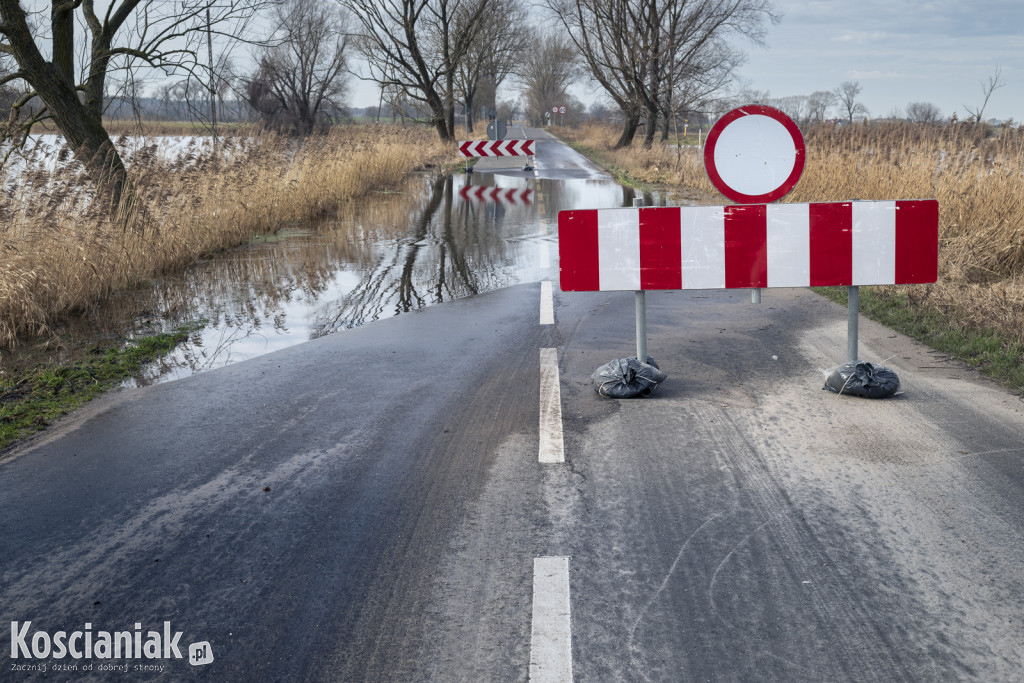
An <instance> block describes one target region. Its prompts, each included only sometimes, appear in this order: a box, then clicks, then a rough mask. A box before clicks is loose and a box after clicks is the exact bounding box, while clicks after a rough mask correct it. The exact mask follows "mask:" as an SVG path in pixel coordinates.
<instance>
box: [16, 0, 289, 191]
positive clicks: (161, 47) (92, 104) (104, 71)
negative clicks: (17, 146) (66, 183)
mask: <svg viewBox="0 0 1024 683" xmlns="http://www.w3.org/2000/svg"><path fill="white" fill-rule="evenodd" d="M269 2H271V0H112V1H111V2H110V3H109V4H108V5H107V7H106V11H102V10H101V11H100V13H97V11H96V8H95V3H94V1H93V0H53V1H52V2H49V3H38V4H42V5H44V6H48V10H49V11H48V12H47V11H46V10H41V11H38V12H36V13H34V17H35V18H36V19H37V21H32V20H30V18H29V15H28V13H27V12H26V11H25V9H24V8H22V3H21V2H19V0H0V52H4V53H7V54H9V55H11V56H12V57H13V58H14V60H15V62H16V63H17V71H15V72H14V73H13V74H10V75H8V76H6V77H4V78H3V79H0V85H4V84H6V83H9V82H13V81H21V82H24V83H25V84H27V92H26V93H25V95H24V96H23V97H22V98H21V99H19V100H18V101H17V102H15V104H14V107H13V113H14V118H15V119H16V125H9V126H7V127H6V129H5V130H4V131H3V135H4V137H5V138H6V139H8V140H10V139H12V138H13V139H18V138H19V137H20V138H21V139H24V137H25V135H27V133H28V132H29V131H30V130H31V127H32V125H33V124H35V123H37V122H39V121H41V120H43V119H50V120H52V121H53V123H54V125H56V127H57V129H58V130H59V131H60V132H61V133H62V134H63V135H64V137H65V138H66V139H67V142H68V144H69V146H70V147H71V149H72V151H73V152H74V154H75V157H76V158H78V159H79V160H80V161H81V162H82V163H83V164H84V165H85V167H86V169H87V171H88V172H89V174H90V177H91V178H92V179H93V180H94V181H95V182H96V183H97V184H98V185H99V187H101V188H102V189H104V190H106V191H109V193H110V196H111V198H112V200H113V203H114V204H116V203H117V202H119V200H120V199H121V196H122V194H123V192H124V190H125V188H126V182H127V173H126V170H125V167H124V164H123V162H122V161H121V158H120V156H119V155H118V153H117V150H116V149H114V146H113V144H112V143H111V141H110V136H109V135H107V131H106V130H105V129H104V127H103V122H102V119H101V116H102V114H103V108H104V104H105V102H104V96H105V94H106V93H107V78H108V75H109V74H110V73H112V72H114V71H118V70H131V69H135V68H140V67H143V66H145V67H149V68H155V69H159V70H161V71H162V72H164V73H165V74H168V73H193V74H195V73H200V72H202V71H203V70H204V69H206V68H208V60H203V59H202V50H201V48H202V46H204V45H205V43H206V40H207V39H208V38H209V37H210V36H211V35H213V34H217V35H222V36H227V37H229V38H230V39H232V40H235V39H238V38H239V37H240V36H241V35H242V32H243V30H244V27H245V25H246V23H247V22H248V21H249V19H251V18H252V17H253V16H254V14H255V13H256V12H257V11H258V10H259V9H260V8H261V7H262V6H264V5H266V4H268V3H269ZM46 22H48V23H46ZM33 24H38V26H39V28H38V29H36V30H34V27H33ZM81 26H84V27H85V32H84V33H85V35H84V36H81V37H80V36H76V28H78V27H81ZM47 43H49V44H48V45H47ZM76 57H77V64H76ZM207 80H209V79H207ZM33 97H38V98H39V99H40V100H41V101H42V103H43V108H42V109H40V110H39V111H35V112H33V113H31V114H28V115H27V116H25V117H23V118H20V119H19V117H21V115H22V114H23V113H25V111H26V107H27V105H28V103H29V102H30V101H31V100H32V98H33Z"/></svg>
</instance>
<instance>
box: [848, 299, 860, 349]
mask: <svg viewBox="0 0 1024 683" xmlns="http://www.w3.org/2000/svg"><path fill="white" fill-rule="evenodd" d="M846 307H847V321H846V360H848V361H850V362H851V363H856V362H857V341H858V340H857V332H858V331H857V322H858V320H859V318H860V315H859V313H860V288H859V287H857V286H856V285H852V286H850V287H848V288H847V294H846Z"/></svg>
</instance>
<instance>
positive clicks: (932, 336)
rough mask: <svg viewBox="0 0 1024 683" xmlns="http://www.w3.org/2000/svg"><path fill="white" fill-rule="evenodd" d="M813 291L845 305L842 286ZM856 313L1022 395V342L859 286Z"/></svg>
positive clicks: (903, 298) (900, 295)
mask: <svg viewBox="0 0 1024 683" xmlns="http://www.w3.org/2000/svg"><path fill="white" fill-rule="evenodd" d="M813 289H814V291H815V292H817V293H819V294H822V295H824V296H825V297H827V298H828V299H830V300H832V301H835V302H836V303H838V304H842V305H844V306H845V305H846V303H847V301H846V296H847V294H846V288H845V287H815V288H813ZM860 312H861V313H862V314H863V315H865V316H867V317H868V318H871V319H872V320H875V321H877V322H879V323H881V324H883V325H885V326H886V327H888V328H891V329H893V330H895V331H897V332H900V333H902V334H905V335H907V336H908V337H911V338H912V339H916V340H918V341H920V342H923V343H924V344H927V345H928V346H930V347H931V348H933V349H936V350H938V351H942V352H943V353H948V354H949V355H951V356H954V357H955V358H958V359H960V360H962V361H964V362H966V363H968V364H970V365H971V366H973V367H975V368H977V369H978V370H979V371H981V373H982V374H984V375H986V376H988V377H991V378H992V379H994V380H996V381H998V382H1000V383H1002V384H1004V385H1006V386H1007V387H1009V388H1010V389H1012V390H1014V391H1016V392H1018V393H1022V394H1024V343H1021V342H1019V341H1014V340H1013V339H1010V338H1009V337H1007V336H1006V335H1005V334H1000V333H999V332H998V331H996V330H993V329H991V328H983V327H981V328H979V327H966V326H961V325H956V324H954V323H953V322H952V321H951V319H950V318H949V316H946V315H944V314H943V313H942V312H941V311H937V310H934V309H927V308H922V307H921V306H918V305H917V304H915V303H914V302H913V301H911V299H910V296H908V295H907V294H906V293H889V294H887V295H885V296H883V295H881V294H880V293H879V291H878V290H877V289H875V288H872V287H861V288H860Z"/></svg>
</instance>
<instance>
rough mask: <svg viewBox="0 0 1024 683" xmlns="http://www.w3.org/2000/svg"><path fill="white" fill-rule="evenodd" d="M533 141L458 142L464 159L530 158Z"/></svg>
mask: <svg viewBox="0 0 1024 683" xmlns="http://www.w3.org/2000/svg"><path fill="white" fill-rule="evenodd" d="M533 145H534V141H533V140H465V141H462V142H459V153H460V154H461V155H462V156H464V157H526V156H529V157H532V156H535V155H534V152H533Z"/></svg>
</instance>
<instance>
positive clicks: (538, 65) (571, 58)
mask: <svg viewBox="0 0 1024 683" xmlns="http://www.w3.org/2000/svg"><path fill="white" fill-rule="evenodd" d="M578 74H579V66H578V64H577V62H576V52H575V50H574V49H573V46H572V44H571V43H570V42H569V41H568V40H566V39H564V38H561V37H559V36H557V35H555V34H549V35H546V36H538V37H536V38H534V39H533V41H532V42H531V43H530V46H529V49H528V50H526V52H525V53H524V54H523V60H522V63H521V64H520V66H519V81H520V83H521V84H522V87H523V100H524V109H525V114H526V117H527V118H528V119H529V120H530V121H532V122H533V123H534V124H537V125H542V124H543V123H544V113H545V112H550V111H551V107H554V106H561V105H565V104H566V100H567V99H568V97H569V86H570V85H572V83H573V80H574V79H575V78H576V77H577V75H578Z"/></svg>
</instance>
